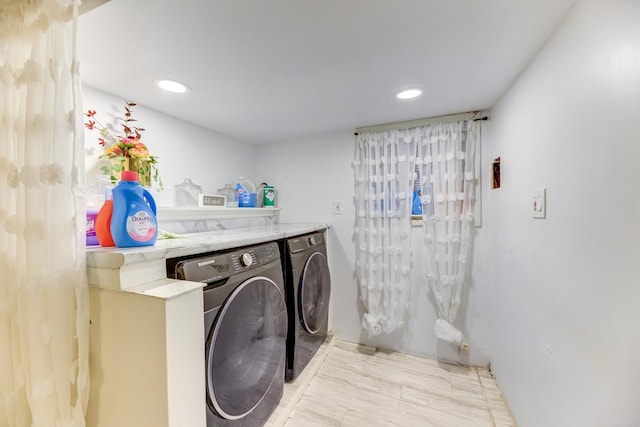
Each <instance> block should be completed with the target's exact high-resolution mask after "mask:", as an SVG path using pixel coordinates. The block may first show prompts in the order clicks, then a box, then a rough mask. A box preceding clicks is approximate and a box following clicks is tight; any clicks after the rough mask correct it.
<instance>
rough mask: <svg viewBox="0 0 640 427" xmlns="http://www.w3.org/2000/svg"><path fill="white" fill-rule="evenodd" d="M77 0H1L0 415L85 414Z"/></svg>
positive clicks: (75, 421)
mask: <svg viewBox="0 0 640 427" xmlns="http://www.w3.org/2000/svg"><path fill="white" fill-rule="evenodd" d="M76 23H77V4H76V2H75V1H73V0H0V426H1V427H8V426H11V427H23V426H24V427H32V426H33V427H78V426H84V425H85V422H84V413H85V408H86V405H87V400H88V393H89V387H88V386H89V374H88V328H89V306H88V295H87V284H86V272H85V264H84V259H85V249H84V227H85V223H84V200H83V197H84V195H83V190H82V188H83V187H84V186H83V183H82V182H80V180H81V179H82V177H83V175H84V173H83V168H84V165H83V163H82V162H83V161H84V156H83V153H82V149H83V141H82V136H83V131H82V126H83V125H82V116H81V114H82V106H81V105H80V99H81V98H80V93H79V90H80V82H79V77H78V61H77V58H76V49H75V46H76Z"/></svg>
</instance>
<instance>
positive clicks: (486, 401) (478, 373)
mask: <svg viewBox="0 0 640 427" xmlns="http://www.w3.org/2000/svg"><path fill="white" fill-rule="evenodd" d="M473 370H474V371H475V372H476V377H478V382H479V383H480V387H481V388H482V397H483V398H484V403H485V405H486V406H487V412H489V418H490V419H491V425H492V427H496V420H495V418H493V411H491V405H489V398H488V397H487V393H486V390H485V388H484V383H483V382H482V378H480V372H479V371H478V368H477V367H474V368H473Z"/></svg>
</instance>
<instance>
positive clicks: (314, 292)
mask: <svg viewBox="0 0 640 427" xmlns="http://www.w3.org/2000/svg"><path fill="white" fill-rule="evenodd" d="M330 294H331V278H330V277H329V266H328V265H327V258H326V257H325V256H324V255H323V254H321V253H320V252H314V253H313V254H311V256H310V257H309V258H308V259H307V262H306V264H305V266H304V271H303V273H302V279H300V292H299V294H298V298H299V299H298V309H299V311H300V321H301V322H302V325H303V326H304V328H305V330H306V331H307V332H308V333H310V334H315V333H317V332H318V331H319V330H320V328H321V327H322V326H323V324H324V323H325V322H326V319H327V314H328V311H329V296H330Z"/></svg>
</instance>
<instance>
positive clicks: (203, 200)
mask: <svg viewBox="0 0 640 427" xmlns="http://www.w3.org/2000/svg"><path fill="white" fill-rule="evenodd" d="M198 206H200V207H201V208H204V207H214V208H226V207H227V196H221V195H219V194H215V195H207V194H198Z"/></svg>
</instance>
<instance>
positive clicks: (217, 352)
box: [207, 277, 287, 420]
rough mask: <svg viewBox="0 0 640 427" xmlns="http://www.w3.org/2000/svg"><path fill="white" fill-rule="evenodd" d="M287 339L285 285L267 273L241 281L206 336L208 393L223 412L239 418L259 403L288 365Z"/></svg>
mask: <svg viewBox="0 0 640 427" xmlns="http://www.w3.org/2000/svg"><path fill="white" fill-rule="evenodd" d="M286 337H287V309H286V306H285V300H284V295H283V293H282V290H281V288H280V287H278V285H276V283H275V282H273V281H272V280H271V279H269V278H266V277H253V278H251V279H248V280H246V281H244V282H242V283H241V284H240V285H238V287H236V288H235V290H234V291H233V292H232V293H231V295H229V297H228V298H227V300H226V301H225V303H224V305H223V306H222V308H221V310H220V311H219V313H218V316H217V317H216V320H215V323H214V325H213V328H212V330H211V333H210V335H209V337H208V339H207V397H208V401H209V402H208V403H209V405H210V407H213V408H212V409H213V410H214V411H215V412H216V413H217V414H218V415H219V416H221V417H223V418H226V419H229V420H236V419H239V418H242V417H244V416H245V415H247V414H249V413H250V412H251V411H252V410H253V409H254V408H255V407H256V406H257V405H258V404H259V403H260V401H261V400H262V399H263V397H264V396H265V394H266V393H267V391H268V390H269V388H270V387H271V384H272V383H273V381H274V379H276V376H277V375H276V373H277V372H278V368H279V366H280V364H281V363H283V358H284V352H285V348H286Z"/></svg>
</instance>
